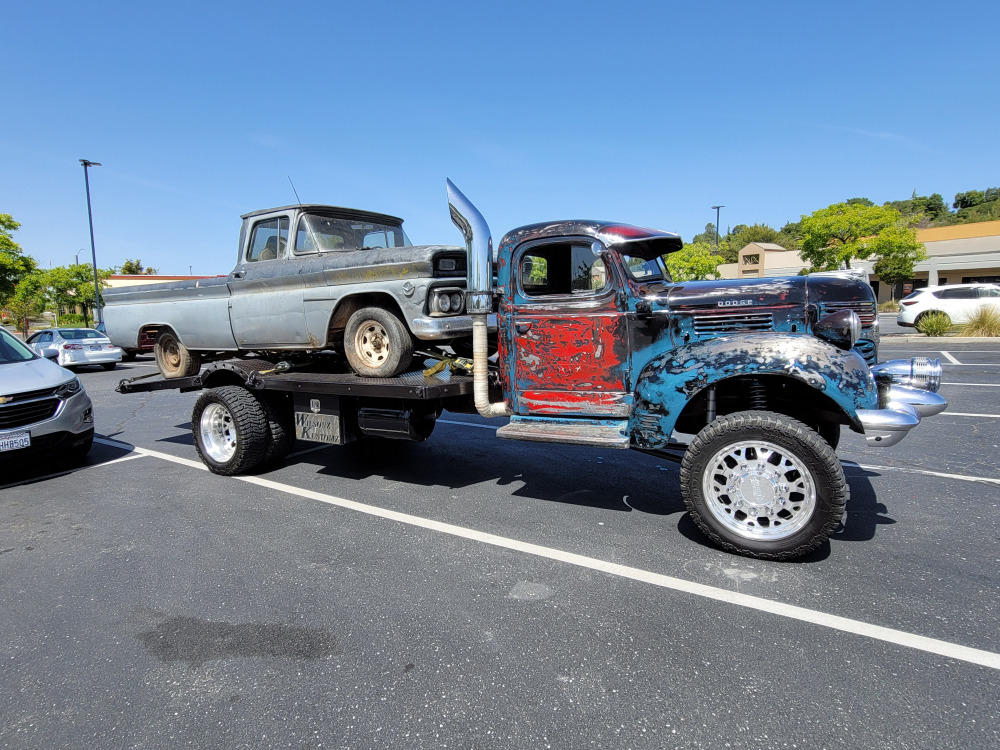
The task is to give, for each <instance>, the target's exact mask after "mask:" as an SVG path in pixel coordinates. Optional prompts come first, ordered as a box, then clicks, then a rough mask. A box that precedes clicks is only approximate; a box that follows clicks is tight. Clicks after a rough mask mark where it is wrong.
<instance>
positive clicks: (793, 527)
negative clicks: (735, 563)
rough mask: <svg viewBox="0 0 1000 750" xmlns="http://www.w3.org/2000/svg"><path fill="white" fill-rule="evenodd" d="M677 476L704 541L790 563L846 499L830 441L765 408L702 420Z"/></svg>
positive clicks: (835, 519) (823, 532) (814, 543)
mask: <svg viewBox="0 0 1000 750" xmlns="http://www.w3.org/2000/svg"><path fill="white" fill-rule="evenodd" d="M680 479H681V493H682V495H683V496H684V503H685V505H687V508H688V511H689V512H690V513H691V517H692V518H693V519H694V522H695V523H696V524H697V525H698V527H699V528H700V529H701V530H702V531H703V532H704V533H705V534H706V535H707V536H708V537H709V539H711V540H712V541H713V542H715V543H716V544H717V545H718V546H720V547H722V548H723V549H726V550H728V551H730V552H736V553H738V554H741V555H746V556H748V557H756V558H760V559H765V560H791V559H793V558H796V557H800V556H802V555H804V554H806V553H807V552H810V551H811V550H814V549H816V548H817V547H819V546H820V545H821V544H823V542H825V541H826V540H827V538H829V536H830V534H832V533H833V532H834V530H835V529H836V528H837V526H838V524H839V523H840V520H841V518H842V517H843V515H844V512H845V510H846V507H847V499H848V497H849V496H850V490H849V488H848V486H847V480H846V479H845V478H844V472H843V469H842V468H841V465H840V461H839V460H838V459H837V456H836V454H835V453H834V452H833V449H832V448H831V447H830V445H829V444H828V443H827V441H826V440H824V439H823V437H821V436H820V435H819V434H818V433H816V432H815V431H814V430H812V429H810V428H809V427H807V426H806V425H805V424H803V423H802V422H799V421H798V420H796V419H792V418H791V417H786V416H785V415H783V414H777V413H774V412H768V411H745V412H737V413H735V414H729V415H727V416H724V417H720V418H719V419H717V420H715V421H713V422H712V423H711V424H709V425H707V426H706V427H705V428H704V429H702V431H701V432H699V433H698V435H697V436H695V438H694V440H693V441H692V442H691V445H690V446H689V447H688V449H687V451H686V452H685V454H684V459H683V461H682V462H681V472H680Z"/></svg>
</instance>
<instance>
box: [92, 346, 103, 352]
mask: <svg viewBox="0 0 1000 750" xmlns="http://www.w3.org/2000/svg"><path fill="white" fill-rule="evenodd" d="M90 348H91V349H93V350H94V351H95V352H99V351H101V345H100V344H91V345H90Z"/></svg>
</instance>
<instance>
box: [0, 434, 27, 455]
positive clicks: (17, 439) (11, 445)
mask: <svg viewBox="0 0 1000 750" xmlns="http://www.w3.org/2000/svg"><path fill="white" fill-rule="evenodd" d="M29 447H31V433H30V432H11V433H9V434H7V435H0V453H2V452H3V451H16V450H18V449H20V448H29Z"/></svg>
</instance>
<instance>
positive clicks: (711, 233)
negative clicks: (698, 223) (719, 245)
mask: <svg viewBox="0 0 1000 750" xmlns="http://www.w3.org/2000/svg"><path fill="white" fill-rule="evenodd" d="M699 242H707V243H708V244H709V245H715V224H714V223H713V222H711V221H710V222H708V224H706V225H705V231H704V232H701V233H700V234H696V235H695V236H694V237H692V238H691V244H692V245H695V244H698V243H699Z"/></svg>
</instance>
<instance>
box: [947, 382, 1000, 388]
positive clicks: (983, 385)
mask: <svg viewBox="0 0 1000 750" xmlns="http://www.w3.org/2000/svg"><path fill="white" fill-rule="evenodd" d="M941 385H974V386H976V387H977V388H1000V383H941Z"/></svg>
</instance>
